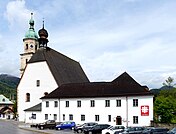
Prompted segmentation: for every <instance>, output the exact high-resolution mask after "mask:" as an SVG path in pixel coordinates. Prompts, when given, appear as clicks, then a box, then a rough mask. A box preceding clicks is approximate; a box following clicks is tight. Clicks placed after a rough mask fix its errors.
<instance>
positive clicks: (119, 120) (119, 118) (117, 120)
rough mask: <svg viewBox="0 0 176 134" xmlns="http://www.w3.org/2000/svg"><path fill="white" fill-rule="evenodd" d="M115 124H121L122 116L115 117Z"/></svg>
mask: <svg viewBox="0 0 176 134" xmlns="http://www.w3.org/2000/svg"><path fill="white" fill-rule="evenodd" d="M116 125H122V117H121V116H117V117H116Z"/></svg>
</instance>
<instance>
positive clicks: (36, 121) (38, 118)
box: [25, 112, 43, 124]
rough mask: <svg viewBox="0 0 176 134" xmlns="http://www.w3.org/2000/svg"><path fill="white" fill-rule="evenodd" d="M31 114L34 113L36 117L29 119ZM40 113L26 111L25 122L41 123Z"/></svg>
mask: <svg viewBox="0 0 176 134" xmlns="http://www.w3.org/2000/svg"><path fill="white" fill-rule="evenodd" d="M32 114H36V119H31V116H32ZM42 122H43V120H42V115H41V112H26V113H25V123H30V124H35V123H42Z"/></svg>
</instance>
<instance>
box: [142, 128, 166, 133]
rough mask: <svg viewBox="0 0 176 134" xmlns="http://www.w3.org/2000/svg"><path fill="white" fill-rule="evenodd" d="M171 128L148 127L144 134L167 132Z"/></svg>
mask: <svg viewBox="0 0 176 134" xmlns="http://www.w3.org/2000/svg"><path fill="white" fill-rule="evenodd" d="M168 130H169V129H167V128H154V127H152V128H147V129H145V130H144V131H143V132H142V133H143V134H167V132H168Z"/></svg>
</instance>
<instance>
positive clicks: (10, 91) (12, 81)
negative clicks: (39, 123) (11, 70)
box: [0, 74, 20, 99]
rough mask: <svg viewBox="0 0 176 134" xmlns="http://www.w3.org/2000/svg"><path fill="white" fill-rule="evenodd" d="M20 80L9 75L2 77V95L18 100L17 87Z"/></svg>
mask: <svg viewBox="0 0 176 134" xmlns="http://www.w3.org/2000/svg"><path fill="white" fill-rule="evenodd" d="M19 81H20V78H18V77H15V76H11V75H8V74H1V75H0V94H3V95H5V96H6V97H8V98H10V99H16V94H17V92H16V87H17V85H18V83H19Z"/></svg>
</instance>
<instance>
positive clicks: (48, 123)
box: [37, 120, 56, 129]
mask: <svg viewBox="0 0 176 134" xmlns="http://www.w3.org/2000/svg"><path fill="white" fill-rule="evenodd" d="M55 126H56V122H55V120H48V121H46V122H44V123H40V124H38V125H37V127H38V128H39V129H46V128H49V129H54V128H55Z"/></svg>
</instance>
